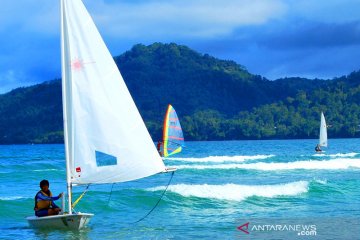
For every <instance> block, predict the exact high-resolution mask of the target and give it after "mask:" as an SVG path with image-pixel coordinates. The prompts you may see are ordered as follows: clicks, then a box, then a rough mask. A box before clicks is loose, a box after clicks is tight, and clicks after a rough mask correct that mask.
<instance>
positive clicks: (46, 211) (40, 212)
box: [34, 180, 62, 217]
mask: <svg viewBox="0 0 360 240" xmlns="http://www.w3.org/2000/svg"><path fill="white" fill-rule="evenodd" d="M40 188H41V190H40V191H39V192H38V193H37V194H36V195H35V207H34V211H35V215H36V216H38V217H43V216H49V215H58V214H59V212H60V211H61V209H60V208H59V207H58V206H57V205H56V204H55V203H54V201H55V200H58V199H59V198H61V197H62V193H60V194H59V195H58V196H57V197H53V196H52V193H51V191H50V189H49V181H48V180H42V181H41V182H40Z"/></svg>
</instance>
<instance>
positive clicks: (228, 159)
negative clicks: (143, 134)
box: [0, 139, 360, 239]
mask: <svg viewBox="0 0 360 240" xmlns="http://www.w3.org/2000/svg"><path fill="white" fill-rule="evenodd" d="M316 142H317V141H316V140H271V141H270V140H269V141H222V142H187V143H186V147H185V148H184V150H183V152H182V153H180V154H178V155H175V156H174V157H173V158H169V159H166V160H165V163H166V165H168V166H175V167H177V168H178V170H177V171H176V173H175V175H174V176H173V179H172V182H171V185H170V186H169V188H168V190H167V192H166V194H165V196H164V197H163V199H162V200H161V202H160V204H159V205H158V207H157V208H156V209H155V210H154V211H153V212H152V213H151V214H150V215H149V216H148V217H147V218H145V219H144V220H142V221H140V222H138V223H134V222H136V221H137V220H139V219H141V218H142V217H143V216H144V215H146V214H147V213H148V212H149V211H150V210H151V209H152V208H153V206H154V205H155V204H156V202H157V201H158V199H159V197H160V196H161V194H162V192H163V190H164V189H165V187H166V185H167V183H168V181H169V179H170V177H171V175H170V174H158V175H155V176H152V177H149V178H145V179H141V180H138V181H134V182H128V183H121V184H115V185H113V186H112V185H97V186H90V189H89V192H88V193H87V194H86V195H85V197H84V198H83V199H82V201H81V202H80V203H79V204H78V206H77V207H76V210H77V211H81V212H91V213H94V214H95V216H94V217H93V219H92V220H91V222H90V224H89V227H88V228H87V229H84V230H81V231H78V232H71V231H51V230H46V231H45V230H42V231H37V230H33V229H31V228H29V227H28V224H27V222H26V220H25V217H26V216H30V215H33V210H32V209H33V204H34V203H33V201H34V200H33V197H34V195H35V193H36V192H37V191H38V184H39V181H40V180H42V179H48V180H49V181H50V189H51V190H52V192H53V193H54V194H56V195H57V194H58V193H60V192H62V191H65V187H66V186H65V166H64V146H63V145H9V146H0V182H1V184H0V239H100V238H101V239H199V238H205V239H360V188H359V186H360V139H331V140H330V141H329V147H328V148H326V149H325V151H326V152H325V153H323V154H315V152H314V146H315V145H316ZM83 190H84V187H77V188H74V192H75V195H76V196H78V195H79V194H81V192H82V191H83ZM58 203H59V204H60V201H58ZM245 223H249V225H248V232H249V234H247V233H245V232H244V231H241V230H239V229H238V228H237V227H239V226H241V225H243V224H245ZM275 224H276V225H277V226H278V228H277V229H275V230H274V228H271V226H270V229H266V227H265V230H264V225H275ZM290 225H291V226H295V225H299V226H300V228H304V226H305V227H309V226H310V227H315V228H316V231H315V234H316V235H315V234H314V231H305V232H304V231H302V232H300V231H299V229H297V230H294V229H292V230H289V226H290ZM256 226H258V228H256ZM259 226H262V227H263V229H262V230H261V231H260V230H259ZM260 228H261V227H260ZM267 228H269V227H267ZM299 234H303V235H299Z"/></svg>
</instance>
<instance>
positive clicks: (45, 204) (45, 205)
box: [35, 190, 52, 210]
mask: <svg viewBox="0 0 360 240" xmlns="http://www.w3.org/2000/svg"><path fill="white" fill-rule="evenodd" d="M39 193H42V194H43V195H45V196H48V197H52V193H51V192H50V191H49V193H50V194H49V195H47V194H46V193H45V192H43V191H41V190H40V191H39V192H38V193H37V194H36V195H35V208H37V209H38V210H41V209H46V208H51V207H52V206H51V204H52V201H47V200H39V201H37V195H38V194H39Z"/></svg>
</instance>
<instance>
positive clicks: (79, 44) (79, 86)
mask: <svg viewBox="0 0 360 240" xmlns="http://www.w3.org/2000/svg"><path fill="white" fill-rule="evenodd" d="M62 1H63V2H62V3H63V11H62V14H63V15H62V21H63V22H62V25H63V34H62V41H63V42H62V44H63V50H62V52H63V60H62V63H63V64H62V65H63V91H64V92H65V93H63V96H64V99H63V102H64V103H63V104H64V114H65V117H64V122H65V127H66V129H65V131H66V134H65V136H66V140H65V143H66V144H67V147H68V156H69V160H68V161H69V171H70V175H71V182H72V183H75V184H89V183H113V182H125V181H130V180H135V179H139V178H143V177H147V176H150V175H153V174H156V173H159V172H162V171H165V166H164V163H163V161H162V159H161V157H160V156H159V154H158V152H157V150H156V148H155V145H154V143H153V141H152V139H151V137H150V134H149V132H148V130H147V129H146V126H145V124H144V122H143V120H142V118H141V116H140V114H139V112H138V109H137V107H136V105H135V103H134V101H133V99H132V97H131V95H130V93H129V91H128V89H127V87H126V85H125V82H124V80H123V78H122V76H121V74H120V72H119V70H118V68H117V66H116V64H115V62H114V60H113V58H112V56H111V54H110V53H109V51H108V49H107V47H106V46H105V44H104V42H103V40H102V38H101V36H100V34H99V32H98V30H97V28H96V26H95V24H94V22H93V20H92V19H91V17H90V15H89V14H88V12H87V10H86V8H85V6H84V5H83V3H82V1H81V0H62Z"/></svg>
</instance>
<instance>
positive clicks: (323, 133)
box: [315, 112, 328, 152]
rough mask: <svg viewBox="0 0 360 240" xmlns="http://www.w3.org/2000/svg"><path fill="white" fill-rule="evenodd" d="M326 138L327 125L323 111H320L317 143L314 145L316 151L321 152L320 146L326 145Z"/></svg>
mask: <svg viewBox="0 0 360 240" xmlns="http://www.w3.org/2000/svg"><path fill="white" fill-rule="evenodd" d="M327 146H328V139H327V126H326V121H325V116H324V113H323V112H321V120H320V134H319V144H318V145H317V146H316V149H315V150H316V151H317V152H321V151H322V150H321V149H320V147H327Z"/></svg>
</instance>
